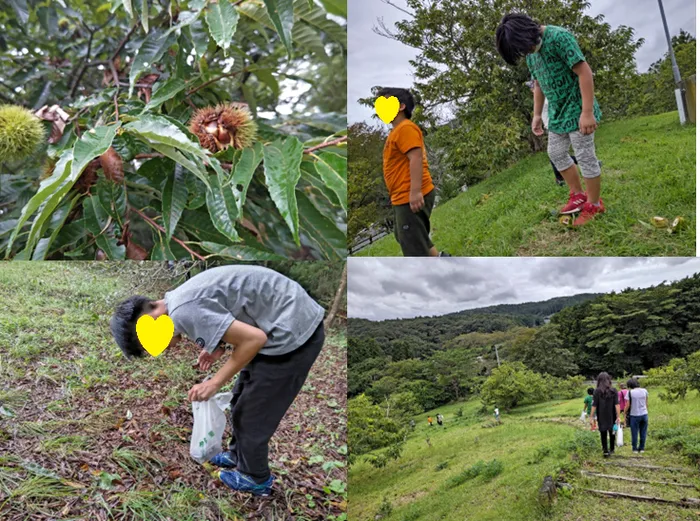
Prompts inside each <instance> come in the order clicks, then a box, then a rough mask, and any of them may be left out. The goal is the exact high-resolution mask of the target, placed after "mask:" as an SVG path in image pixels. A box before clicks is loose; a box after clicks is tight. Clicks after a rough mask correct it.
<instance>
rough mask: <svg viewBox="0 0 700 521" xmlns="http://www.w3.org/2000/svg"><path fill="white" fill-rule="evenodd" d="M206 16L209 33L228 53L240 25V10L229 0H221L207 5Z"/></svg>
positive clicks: (225, 52)
mask: <svg viewBox="0 0 700 521" xmlns="http://www.w3.org/2000/svg"><path fill="white" fill-rule="evenodd" d="M204 17H205V18H206V20H207V25H208V26H209V34H211V37H212V38H213V39H214V41H215V42H216V44H217V45H218V46H219V47H221V48H222V49H223V50H224V54H226V55H228V48H229V47H230V46H231V40H232V39H233V33H235V32H236V25H238V11H236V8H235V7H233V4H231V2H230V1H229V0H219V1H217V2H216V3H211V4H209V5H207V9H206V11H205V13H204Z"/></svg>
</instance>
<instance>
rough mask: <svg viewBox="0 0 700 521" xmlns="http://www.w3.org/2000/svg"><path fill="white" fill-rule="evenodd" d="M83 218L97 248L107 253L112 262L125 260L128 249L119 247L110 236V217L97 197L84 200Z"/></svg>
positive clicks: (115, 240)
mask: <svg viewBox="0 0 700 521" xmlns="http://www.w3.org/2000/svg"><path fill="white" fill-rule="evenodd" d="M83 216H84V218H85V226H86V227H87V229H88V231H89V232H90V234H91V235H93V236H94V237H95V242H96V243H97V246H98V247H99V248H100V249H101V250H102V251H103V252H105V255H107V258H108V259H110V260H123V259H124V257H125V255H126V247H125V246H124V245H123V244H122V245H121V246H118V245H117V239H115V238H114V237H113V236H111V235H109V234H108V228H109V224H110V220H111V219H110V217H109V214H108V213H107V211H106V210H105V209H104V208H103V207H102V205H101V204H100V203H99V200H98V199H97V197H95V196H91V197H86V198H85V199H83Z"/></svg>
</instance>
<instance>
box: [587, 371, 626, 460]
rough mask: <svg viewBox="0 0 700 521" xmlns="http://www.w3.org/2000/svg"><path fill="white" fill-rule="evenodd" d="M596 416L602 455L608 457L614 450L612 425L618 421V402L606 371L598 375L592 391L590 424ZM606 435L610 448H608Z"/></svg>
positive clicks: (615, 391)
mask: <svg viewBox="0 0 700 521" xmlns="http://www.w3.org/2000/svg"><path fill="white" fill-rule="evenodd" d="M596 415H597V417H598V431H600V442H601V445H602V446H603V457H605V458H609V457H610V455H611V454H613V453H614V452H615V433H614V432H613V425H615V424H617V423H619V421H620V402H619V398H618V395H617V390H615V388H614V387H613V386H612V379H611V378H610V375H609V374H608V373H606V372H602V373H600V374H599V375H598V378H597V386H596V390H595V391H594V392H593V408H592V410H591V426H593V425H594V423H593V422H594V421H595V417H596ZM608 436H609V437H610V448H608Z"/></svg>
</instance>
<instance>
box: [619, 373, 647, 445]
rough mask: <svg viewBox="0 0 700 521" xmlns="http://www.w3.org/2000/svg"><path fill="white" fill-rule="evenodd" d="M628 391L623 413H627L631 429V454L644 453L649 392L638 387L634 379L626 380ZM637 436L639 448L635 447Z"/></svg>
mask: <svg viewBox="0 0 700 521" xmlns="http://www.w3.org/2000/svg"><path fill="white" fill-rule="evenodd" d="M627 387H629V388H630V390H629V400H628V402H627V407H626V408H625V413H626V412H627V411H629V415H630V427H631V428H632V454H637V449H639V452H644V447H645V446H646V442H647V427H648V426H649V410H648V406H649V392H648V391H647V390H646V389H644V388H643V387H639V382H638V381H637V379H636V378H630V379H629V380H627ZM637 435H639V446H637Z"/></svg>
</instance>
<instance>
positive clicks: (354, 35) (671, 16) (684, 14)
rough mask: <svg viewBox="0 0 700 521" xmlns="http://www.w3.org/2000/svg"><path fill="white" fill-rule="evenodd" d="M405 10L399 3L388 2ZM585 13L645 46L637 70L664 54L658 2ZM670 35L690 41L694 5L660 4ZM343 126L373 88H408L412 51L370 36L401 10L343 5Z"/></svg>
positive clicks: (634, 1)
mask: <svg viewBox="0 0 700 521" xmlns="http://www.w3.org/2000/svg"><path fill="white" fill-rule="evenodd" d="M393 2H394V3H395V4H396V5H399V6H402V7H405V6H406V2H405V0H393ZM590 3H591V7H590V9H588V10H587V12H586V14H588V15H590V16H597V15H598V14H603V15H605V21H606V22H607V23H609V24H610V25H611V26H612V27H613V28H615V27H618V26H620V25H627V26H629V27H632V28H634V29H635V36H636V37H637V38H644V39H645V43H644V45H643V46H642V47H641V49H639V51H638V52H637V56H636V58H637V68H638V70H640V71H642V72H643V71H646V70H647V69H648V68H649V65H651V64H652V63H654V62H655V61H656V60H658V59H659V58H660V57H661V56H663V54H664V53H665V52H666V50H667V45H666V37H665V36H664V28H663V24H662V23H661V18H660V15H659V5H658V0H590ZM663 3H664V9H665V11H666V19H667V21H668V28H669V31H670V32H671V35H675V34H678V32H679V31H680V29H681V28H682V29H684V30H685V31H687V32H689V33H691V34H692V35H693V36H695V0H663ZM348 7H349V11H350V12H349V13H348V51H349V52H348V94H349V96H350V99H349V100H348V103H349V108H348V121H349V122H350V123H356V122H358V121H370V118H371V116H372V114H373V111H372V109H370V108H368V107H362V106H360V105H359V104H358V103H357V100H358V99H359V98H361V97H366V96H368V95H369V94H370V89H371V88H372V87H373V86H375V85H384V84H391V86H392V87H410V86H411V85H412V84H413V76H412V70H411V66H410V64H409V63H408V61H409V60H410V59H412V58H414V57H415V56H416V51H415V49H413V48H411V47H407V46H404V45H403V44H401V43H399V42H396V41H394V40H389V39H387V38H383V37H381V36H379V35H376V34H375V33H373V32H372V27H373V26H374V25H376V21H377V18H381V17H383V18H384V22H385V23H386V25H387V27H389V28H392V29H393V27H394V23H395V22H397V21H399V20H401V19H403V18H405V17H406V15H405V14H404V13H402V12H401V11H399V10H397V9H395V8H393V7H390V6H388V5H386V4H385V3H383V2H380V0H352V1H349V2H348Z"/></svg>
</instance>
